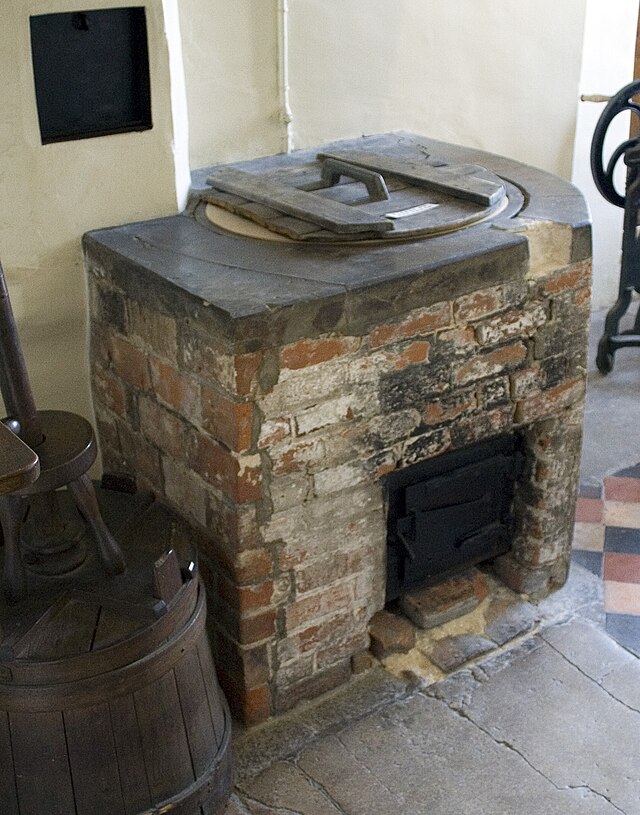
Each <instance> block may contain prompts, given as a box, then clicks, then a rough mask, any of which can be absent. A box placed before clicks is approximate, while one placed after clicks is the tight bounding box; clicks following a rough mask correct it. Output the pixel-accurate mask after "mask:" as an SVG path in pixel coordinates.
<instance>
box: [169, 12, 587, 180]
mask: <svg viewBox="0 0 640 815" xmlns="http://www.w3.org/2000/svg"><path fill="white" fill-rule="evenodd" d="M585 4H586V0H562V2H557V0H500V2H497V1H496V0H393V2H390V0H289V9H290V11H289V48H290V61H289V72H290V87H291V108H292V112H293V126H292V131H293V141H294V147H305V146H312V145H314V144H319V143H322V142H323V141H326V140H328V139H334V138H342V137H348V136H357V135H360V134H362V133H376V132H382V131H386V130H400V129H409V130H415V131H417V132H422V133H424V134H425V135H429V136H433V137H435V138H441V139H444V140H448V141H453V142H458V143H462V144H467V145H470V146H476V147H481V148H483V149H487V150H490V151H492V152H497V153H503V154H505V155H508V156H511V157H514V158H517V159H521V160H523V161H525V162H528V163H531V164H534V165H537V166H539V167H543V168H545V169H548V170H551V171H553V172H556V173H559V174H560V175H563V176H564V177H569V175H570V172H571V156H572V146H573V138H574V126H575V114H576V104H577V89H578V81H579V75H580V58H581V49H582V38H583V27H584V13H585ZM277 5H278V4H277V2H276V0H236V2H234V3H228V2H224V0H183V1H182V3H181V24H182V30H183V38H184V43H185V59H186V68H185V69H186V76H187V89H188V97H189V116H190V129H191V157H192V167H198V166H204V165H207V164H212V163H215V162H220V161H228V160H231V159H234V158H241V157H248V156H253V155H259V154H268V153H272V152H277V151H278V150H279V149H280V144H281V136H279V135H278V132H279V130H278V129H279V128H280V133H281V127H282V126H281V125H280V124H279V117H278V86H277V64H276V62H275V59H276V50H275V44H276V42H277V36H276V30H277V26H276V14H277V11H276V10H277Z"/></svg>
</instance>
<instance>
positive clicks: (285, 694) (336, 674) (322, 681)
mask: <svg viewBox="0 0 640 815" xmlns="http://www.w3.org/2000/svg"><path fill="white" fill-rule="evenodd" d="M350 677H351V661H350V660H348V659H345V660H343V661H342V662H339V663H338V664H337V665H333V666H331V667H330V668H326V669H325V670H323V671H318V672H317V673H314V674H312V675H311V676H309V677H307V678H306V679H302V680H300V681H299V682H294V683H293V684H291V685H287V686H286V687H285V688H283V689H281V690H279V691H278V695H277V698H276V702H275V707H276V711H277V712H278V713H283V712H285V711H287V710H291V708H293V707H295V706H296V705H297V704H299V703H300V702H301V701H302V700H303V699H315V698H316V697H317V696H320V695H322V694H323V693H328V691H330V690H333V689H334V688H337V687H338V686H339V685H344V683H345V682H348V681H349V679H350Z"/></svg>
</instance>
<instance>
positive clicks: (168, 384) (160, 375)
mask: <svg viewBox="0 0 640 815" xmlns="http://www.w3.org/2000/svg"><path fill="white" fill-rule="evenodd" d="M150 367H151V379H152V382H153V388H154V391H155V392H156V395H157V397H158V399H160V400H161V401H162V402H164V403H165V404H167V405H169V406H170V407H172V408H173V409H174V410H177V411H178V412H179V413H182V414H183V415H184V416H186V417H187V418H191V417H194V416H196V415H197V410H198V402H199V388H198V385H197V384H196V383H195V382H194V381H193V380H192V379H190V378H189V377H186V376H183V375H182V374H180V373H178V371H177V370H176V369H175V368H174V367H173V366H171V365H168V364H167V363H166V362H163V361H162V360H161V359H158V358H157V357H152V358H151V359H150Z"/></svg>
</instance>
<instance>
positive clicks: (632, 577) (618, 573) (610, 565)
mask: <svg viewBox="0 0 640 815" xmlns="http://www.w3.org/2000/svg"><path fill="white" fill-rule="evenodd" d="M604 579H605V580H615V581H616V582H618V583H640V555H626V554H620V553H617V552H607V554H606V555H605V558H604Z"/></svg>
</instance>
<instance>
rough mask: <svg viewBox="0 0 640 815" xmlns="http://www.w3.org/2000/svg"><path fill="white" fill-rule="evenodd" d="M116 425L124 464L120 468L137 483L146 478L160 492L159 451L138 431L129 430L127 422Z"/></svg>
mask: <svg viewBox="0 0 640 815" xmlns="http://www.w3.org/2000/svg"><path fill="white" fill-rule="evenodd" d="M117 427H118V438H119V439H120V449H121V451H122V458H123V462H122V464H123V465H124V467H120V469H124V470H125V471H126V472H129V473H131V474H132V475H135V477H136V480H137V481H138V484H140V482H141V479H146V480H147V481H148V482H149V483H150V484H152V485H153V487H154V490H158V491H160V492H161V491H162V490H161V483H162V478H161V472H162V471H161V466H160V453H159V452H158V451H157V450H156V449H155V447H153V446H152V445H151V444H149V443H148V442H147V441H146V439H144V438H142V436H141V435H140V434H139V433H135V432H134V431H133V430H131V428H130V427H129V425H128V423H126V424H125V423H124V422H122V421H119V422H118V424H117Z"/></svg>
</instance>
